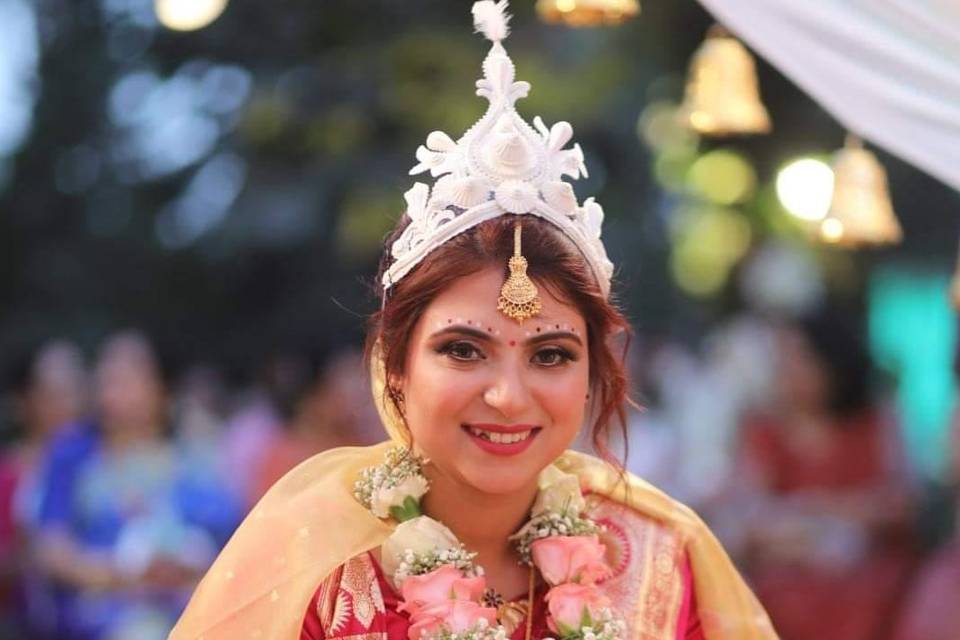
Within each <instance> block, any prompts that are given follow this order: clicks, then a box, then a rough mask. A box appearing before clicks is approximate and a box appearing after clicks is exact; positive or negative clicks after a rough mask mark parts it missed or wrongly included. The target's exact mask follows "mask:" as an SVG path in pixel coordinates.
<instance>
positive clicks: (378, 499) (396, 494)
mask: <svg viewBox="0 0 960 640" xmlns="http://www.w3.org/2000/svg"><path fill="white" fill-rule="evenodd" d="M429 488H430V487H429V485H428V484H427V480H426V478H424V477H423V476H419V475H416V476H407V477H406V478H404V480H403V481H402V482H401V483H400V484H398V485H397V486H395V487H389V488H387V487H381V488H380V490H379V491H376V492H375V493H374V494H373V496H372V497H371V499H370V511H372V512H373V515H375V516H377V517H378V518H389V517H390V507H400V506H402V505H403V501H404V500H406V499H407V496H410V497H412V498H413V499H415V500H417V501H418V502H419V500H420V497H421V496H423V494H425V493H426V492H427V489H429Z"/></svg>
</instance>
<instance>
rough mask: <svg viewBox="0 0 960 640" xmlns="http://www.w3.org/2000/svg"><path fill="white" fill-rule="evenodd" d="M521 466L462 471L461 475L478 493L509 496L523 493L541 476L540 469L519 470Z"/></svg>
mask: <svg viewBox="0 0 960 640" xmlns="http://www.w3.org/2000/svg"><path fill="white" fill-rule="evenodd" d="M518 467H521V465H514V467H513V468H512V469H503V470H501V469H496V470H494V469H490V468H485V469H462V470H461V475H462V477H463V479H464V481H466V482H467V483H468V484H469V485H470V486H472V487H473V488H474V489H476V490H477V491H480V492H482V493H487V494H490V495H508V494H511V493H516V492H518V491H523V490H524V489H526V488H528V487H529V486H530V485H531V484H532V483H536V481H537V477H538V476H539V475H540V471H541V470H542V469H540V468H539V467H537V468H533V467H531V468H522V467H521V468H518Z"/></svg>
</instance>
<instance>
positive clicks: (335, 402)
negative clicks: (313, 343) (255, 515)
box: [251, 348, 382, 504]
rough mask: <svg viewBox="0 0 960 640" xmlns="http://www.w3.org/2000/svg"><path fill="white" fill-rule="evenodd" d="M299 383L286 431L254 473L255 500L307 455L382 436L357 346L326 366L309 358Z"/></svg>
mask: <svg viewBox="0 0 960 640" xmlns="http://www.w3.org/2000/svg"><path fill="white" fill-rule="evenodd" d="M295 386H296V391H295V392H294V393H291V394H289V396H288V397H287V398H286V401H285V403H284V404H283V405H281V410H282V411H283V412H284V417H285V420H284V422H283V429H282V430H280V431H278V432H277V433H276V434H275V435H274V436H273V438H272V439H271V441H270V442H269V444H268V445H267V446H266V448H265V450H264V453H263V457H262V459H261V460H260V464H259V467H258V468H257V471H256V472H255V473H254V474H253V477H254V478H255V479H254V483H253V490H252V494H251V504H252V503H253V502H256V500H258V499H259V498H260V497H262V496H263V494H264V493H266V492H267V489H269V488H270V487H271V486H273V484H274V483H275V482H276V481H277V480H279V479H280V478H281V477H282V476H283V475H284V474H285V473H286V472H287V471H289V470H290V469H292V468H293V467H295V466H296V465H298V464H300V463H301V462H303V461H304V460H306V459H307V458H309V457H311V456H313V455H315V454H317V453H320V452H321V451H326V450H327V449H333V448H335V447H347V446H362V445H371V444H375V443H376V442H379V441H380V439H381V438H382V427H381V426H380V419H379V417H378V416H377V413H376V410H375V409H374V406H373V403H372V401H371V395H370V393H371V392H370V385H369V382H368V376H367V375H366V368H365V367H364V365H363V358H362V356H361V353H360V351H359V350H358V349H355V348H351V349H347V350H344V351H341V352H339V353H335V354H334V355H333V356H332V357H330V358H329V359H328V360H327V361H326V362H324V363H322V364H320V363H317V362H308V361H307V360H306V359H304V360H303V361H302V363H301V380H300V382H299V383H298V384H297V385H295Z"/></svg>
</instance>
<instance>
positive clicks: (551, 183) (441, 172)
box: [382, 0, 613, 296]
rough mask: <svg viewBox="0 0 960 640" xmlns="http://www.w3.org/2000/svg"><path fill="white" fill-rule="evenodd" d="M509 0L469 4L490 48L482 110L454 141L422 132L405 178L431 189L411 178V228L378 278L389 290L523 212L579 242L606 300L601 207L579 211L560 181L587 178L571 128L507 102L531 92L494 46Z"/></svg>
mask: <svg viewBox="0 0 960 640" xmlns="http://www.w3.org/2000/svg"><path fill="white" fill-rule="evenodd" d="M506 10H507V0H500V1H499V2H494V1H493V0H484V1H483V2H476V3H474V5H473V10H472V11H473V19H474V25H475V26H476V28H477V30H478V31H480V32H481V33H482V34H483V35H484V36H485V37H486V38H487V39H488V40H490V41H491V42H492V43H493V44H492V46H491V47H490V51H489V53H488V54H487V56H486V58H485V59H484V61H483V67H482V68H483V77H482V78H481V79H480V80H478V81H477V95H479V96H481V97H483V98H486V99H487V100H488V101H489V103H490V105H489V107H488V109H487V112H486V113H485V114H484V115H483V117H482V118H480V120H479V121H477V122H476V123H475V124H474V125H473V126H472V127H470V128H469V129H468V130H467V131H466V133H464V134H463V135H462V136H461V137H460V139H459V140H456V141H455V140H454V139H453V138H451V137H450V136H449V135H447V134H446V133H444V132H442V131H434V132H433V133H431V134H430V135H429V136H427V141H426V145H425V146H423V145H421V146H420V148H418V149H417V154H416V156H417V165H416V166H415V167H414V168H413V169H411V170H410V173H411V174H414V175H415V174H420V173H424V172H427V171H429V172H430V175H431V176H432V177H433V178H438V179H437V180H436V182H435V183H434V184H433V188H432V189H431V187H430V186H428V185H427V184H425V183H423V182H417V183H416V184H414V185H413V188H412V189H410V190H409V191H407V193H406V194H405V196H404V197H405V199H406V202H407V210H406V213H407V216H408V217H409V219H410V223H409V224H408V225H407V227H406V228H405V229H404V231H403V233H402V234H401V235H400V237H399V238H398V239H397V240H396V241H395V242H394V243H393V245H392V246H391V247H390V252H391V256H392V257H393V263H392V264H391V265H390V267H389V268H388V269H387V270H386V272H385V273H384V275H383V282H382V284H383V287H384V289H385V290H388V289H389V288H390V287H391V286H392V285H394V284H396V283H397V282H399V281H400V280H401V279H402V278H403V277H404V276H405V275H406V274H407V273H409V272H410V271H411V270H412V269H413V268H414V267H415V266H417V265H418V264H419V263H420V262H421V261H422V260H423V259H424V258H425V257H426V256H427V255H429V254H430V252H431V251H433V250H434V249H436V248H437V247H439V246H440V245H442V244H444V243H445V242H447V241H448V240H450V239H451V238H453V237H455V236H456V235H458V234H460V233H463V232H464V231H466V230H468V229H470V228H472V227H474V226H476V225H478V224H480V223H481V222H485V221H487V220H492V219H493V218H497V217H500V216H503V215H514V214H530V215H534V216H538V217H540V218H543V219H544V220H547V221H549V222H551V223H552V224H554V225H555V226H556V227H558V228H559V229H560V230H561V231H562V232H563V233H564V234H565V235H566V236H567V237H568V238H570V240H571V241H572V242H573V243H574V244H575V245H576V246H577V248H578V249H579V250H580V252H581V253H582V254H583V256H584V258H585V259H586V261H587V264H588V265H589V266H590V269H591V270H592V272H593V274H594V276H595V278H596V280H597V283H598V285H599V287H600V290H601V292H602V293H603V295H604V296H609V294H610V279H611V277H612V276H613V264H612V263H611V262H610V260H609V259H608V258H607V252H606V249H605V248H604V246H603V242H602V241H601V240H600V233H601V226H602V224H603V208H602V207H601V206H600V205H599V204H598V203H597V202H595V201H594V199H593V198H588V199H587V200H586V201H584V203H583V205H582V206H581V205H578V204H577V198H576V196H575V194H574V192H573V188H572V187H571V186H570V184H569V183H567V182H564V181H563V178H564V176H568V177H570V178H572V179H574V180H576V179H578V178H579V177H580V176H581V175H583V176H586V175H587V169H586V167H585V166H584V163H583V151H582V150H581V149H580V145H578V144H574V145H573V147H571V148H564V147H566V145H567V143H568V142H570V140H571V139H572V138H573V127H571V126H570V124H569V123H566V122H558V123H556V124H554V125H553V126H552V127H550V128H547V126H546V124H544V122H543V120H541V119H540V117H539V116H538V117H536V118H534V119H533V126H530V125H529V124H528V123H527V122H526V121H525V120H524V119H523V118H521V117H520V115H519V114H518V113H517V111H516V109H515V107H514V105H515V103H516V101H517V100H519V99H520V98H524V97H526V96H527V94H528V93H529V91H530V84H529V83H527V82H524V81H518V80H516V70H515V68H514V65H513V61H511V60H510V57H509V56H508V55H507V52H506V50H505V49H504V48H503V45H502V44H501V42H502V41H503V40H504V39H505V38H506V37H507V36H508V35H509V33H510V29H509V26H508V23H509V20H510V16H509V15H508V14H507V12H506Z"/></svg>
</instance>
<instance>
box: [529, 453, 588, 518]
mask: <svg viewBox="0 0 960 640" xmlns="http://www.w3.org/2000/svg"><path fill="white" fill-rule="evenodd" d="M538 482H539V485H540V493H539V494H537V499H536V501H535V502H534V503H533V510H532V513H533V514H534V515H539V514H541V513H543V512H544V511H552V512H555V513H563V511H564V509H569V510H570V512H572V513H573V514H575V515H580V513H582V512H583V510H584V509H585V508H586V503H585V502H584V500H583V494H582V493H581V491H580V480H579V479H578V478H577V476H575V475H573V474H570V473H564V472H562V471H560V470H559V469H557V468H556V467H555V466H553V465H550V466H549V467H547V468H546V469H544V470H543V471H542V472H541V473H540V479H539V481H538Z"/></svg>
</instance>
